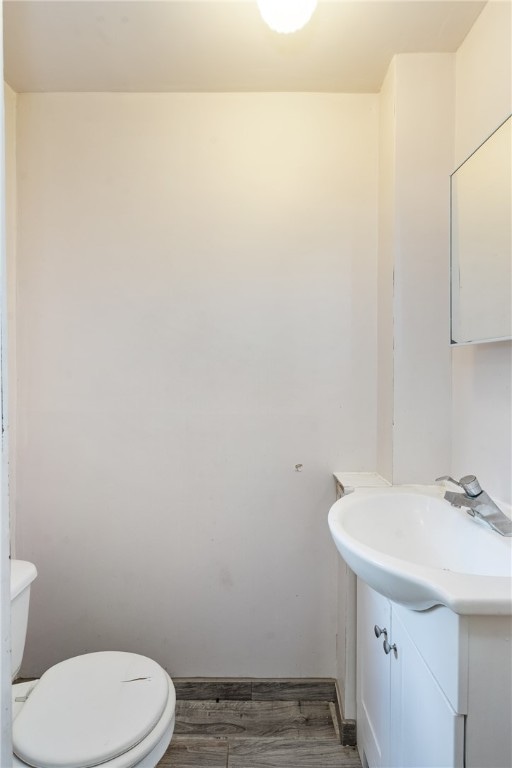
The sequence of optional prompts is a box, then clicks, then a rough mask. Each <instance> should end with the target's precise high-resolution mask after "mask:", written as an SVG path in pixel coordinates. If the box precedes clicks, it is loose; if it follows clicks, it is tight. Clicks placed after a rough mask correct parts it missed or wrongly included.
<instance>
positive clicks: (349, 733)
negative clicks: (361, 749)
mask: <svg viewBox="0 0 512 768" xmlns="http://www.w3.org/2000/svg"><path fill="white" fill-rule="evenodd" d="M335 688H336V699H335V701H334V708H335V710H336V719H337V721H338V730H339V732H340V742H341V744H342V745H343V746H344V747H355V746H357V729H356V721H355V720H348V719H347V718H345V716H344V715H343V707H342V705H341V695H340V689H339V687H338V682H337V681H335Z"/></svg>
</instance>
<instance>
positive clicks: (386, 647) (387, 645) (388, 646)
mask: <svg viewBox="0 0 512 768" xmlns="http://www.w3.org/2000/svg"><path fill="white" fill-rule="evenodd" d="M382 647H383V648H384V653H385V654H386V655H387V654H389V653H391V651H394V652H395V657H396V656H398V648H397V647H396V643H393V645H391V644H390V643H389V642H388V639H387V637H386V639H385V640H384V642H383V643H382Z"/></svg>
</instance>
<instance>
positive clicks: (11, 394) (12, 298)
mask: <svg viewBox="0 0 512 768" xmlns="http://www.w3.org/2000/svg"><path fill="white" fill-rule="evenodd" d="M16 100H17V97H16V93H15V92H14V91H13V90H12V88H10V87H9V86H8V85H6V84H4V130H5V225H6V226H5V249H6V277H7V285H6V288H7V327H8V335H7V358H8V365H9V374H8V377H7V381H6V382H4V386H6V387H7V403H8V420H9V512H10V529H11V542H12V546H11V549H12V550H13V552H14V551H15V546H14V541H15V530H16V504H15V500H16V396H17V389H16V380H17V371H16V218H17V199H16V185H17V180H16Z"/></svg>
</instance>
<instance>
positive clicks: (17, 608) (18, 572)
mask: <svg viewBox="0 0 512 768" xmlns="http://www.w3.org/2000/svg"><path fill="white" fill-rule="evenodd" d="M36 576H37V570H36V567H35V565H34V564H33V563H28V562H27V561H26V560H11V679H12V680H14V679H15V678H16V675H17V674H18V672H19V670H20V667H21V660H22V658H23V650H24V648H25V638H26V636H27V623H28V605H29V600H30V585H31V584H32V582H33V581H34V579H35V578H36Z"/></svg>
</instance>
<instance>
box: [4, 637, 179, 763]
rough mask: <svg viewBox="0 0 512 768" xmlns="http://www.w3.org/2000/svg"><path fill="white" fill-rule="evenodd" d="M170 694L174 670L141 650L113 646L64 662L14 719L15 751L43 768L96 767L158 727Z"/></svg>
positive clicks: (46, 677)
mask: <svg viewBox="0 0 512 768" xmlns="http://www.w3.org/2000/svg"><path fill="white" fill-rule="evenodd" d="M168 696H169V683H168V677H167V674H166V672H165V671H164V670H163V669H162V667H160V666H159V665H158V664H157V663H156V662H155V661H152V660H151V659H148V658H146V657H145V656H139V655H137V654H134V653H123V652H120V651H105V652H101V653H89V654H86V655H85V656H76V657H75V658H73V659H68V660H67V661H63V662H61V663H60V664H56V665H55V666H54V667H52V668H51V669H49V670H48V671H47V672H45V674H44V675H43V676H42V677H41V679H40V681H39V682H38V683H37V685H36V686H35V687H34V689H33V690H32V692H31V693H30V696H29V697H28V699H27V701H26V703H25V704H24V706H23V708H22V710H21V712H20V713H19V715H18V716H17V717H16V719H15V720H14V723H13V749H14V753H15V754H16V755H17V756H18V757H19V758H20V759H21V760H23V761H24V762H25V763H28V764H29V765H32V766H36V767H37V768H91V766H95V765H99V764H100V763H104V762H106V761H107V760H112V759H113V758H114V757H117V756H118V755H121V754H123V753H124V752H127V751H128V750H129V749H131V748H132V747H134V746H135V745H136V744H138V743H139V742H140V741H142V739H144V738H145V737H146V736H147V735H148V733H149V732H150V731H151V730H152V729H153V728H154V726H155V725H156V723H157V722H158V720H159V719H160V717H161V716H162V713H163V711H164V709H165V705H166V703H167V699H168Z"/></svg>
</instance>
